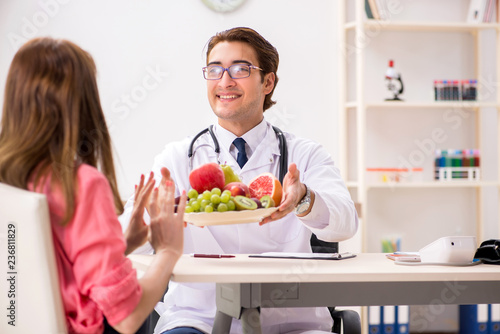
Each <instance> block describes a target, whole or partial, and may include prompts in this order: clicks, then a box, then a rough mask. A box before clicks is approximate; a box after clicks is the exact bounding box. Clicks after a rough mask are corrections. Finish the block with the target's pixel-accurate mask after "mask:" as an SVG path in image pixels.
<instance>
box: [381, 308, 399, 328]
mask: <svg viewBox="0 0 500 334" xmlns="http://www.w3.org/2000/svg"><path fill="white" fill-rule="evenodd" d="M382 319H383V325H382V327H383V332H382V333H384V334H394V333H395V329H396V306H383V309H382Z"/></svg>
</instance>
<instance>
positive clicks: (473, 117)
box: [338, 0, 500, 252]
mask: <svg viewBox="0 0 500 334" xmlns="http://www.w3.org/2000/svg"><path fill="white" fill-rule="evenodd" d="M393 3H394V2H393ZM397 3H398V6H399V7H397V9H395V10H394V12H395V13H394V15H390V17H389V19H387V20H384V21H382V20H374V19H367V16H366V13H365V9H364V6H365V0H339V1H338V22H339V26H338V32H339V35H338V39H339V46H340V47H339V49H340V53H339V64H338V73H339V78H338V80H339V125H340V126H339V132H340V133H339V138H340V140H339V143H340V147H339V168H340V170H341V173H342V175H343V177H344V179H345V181H346V184H347V186H348V188H349V190H350V192H351V194H352V197H353V199H354V201H355V202H357V203H358V211H359V215H360V217H361V219H360V231H359V233H360V238H359V239H360V241H359V243H360V250H361V251H364V252H379V251H380V250H381V246H380V239H381V238H383V237H384V236H386V235H389V234H391V233H393V234H395V235H396V236H398V237H401V241H402V249H403V250H407V251H414V250H418V249H419V248H421V247H423V246H425V245H426V244H427V243H429V242H431V241H433V240H435V239H437V238H439V237H441V236H445V235H455V234H462V235H471V234H472V235H476V236H477V239H478V242H479V241H481V240H484V239H485V238H486V236H485V234H487V237H488V238H497V237H499V235H500V230H499V228H498V223H497V222H498V220H497V219H498V218H497V217H498V215H499V214H498V189H499V181H498V177H499V175H500V174H499V167H498V166H499V161H498V160H499V159H498V157H499V156H500V154H499V149H498V147H499V145H498V143H499V142H500V136H499V131H498V130H499V128H500V121H499V117H498V111H499V110H500V96H499V94H498V92H497V81H498V78H500V56H499V55H500V25H499V24H498V23H496V21H495V22H494V23H467V22H466V13H467V10H468V6H469V0H456V1H453V2H450V1H426V0H424V1H410V0H406V1H405V0H401V1H397ZM412 6H413V7H412ZM414 6H420V8H417V9H415V8H414ZM389 59H394V62H395V67H396V69H397V70H398V71H400V72H401V74H402V79H403V82H404V86H405V92H404V93H403V94H402V96H401V97H402V98H403V99H404V101H387V102H385V101H384V99H385V98H387V97H389V95H390V92H389V91H388V90H386V88H385V82H384V74H385V71H386V68H387V63H388V60H389ZM447 78H448V79H470V78H476V79H478V81H479V83H478V97H479V98H478V100H477V101H463V102H450V101H442V102H436V101H434V98H433V95H432V94H433V87H432V86H433V80H435V79H447ZM444 139H446V140H444ZM449 148H456V149H466V148H477V149H479V150H480V152H481V159H482V161H481V172H482V176H481V180H480V181H457V180H454V181H450V182H442V181H436V180H434V151H435V150H436V149H449ZM402 166H403V167H418V168H423V173H422V174H423V175H422V178H421V181H418V182H369V180H368V179H367V172H366V169H367V168H373V167H402ZM448 202H449V203H448ZM442 203H445V204H446V205H444V204H442ZM441 206H443V210H440V207H441ZM424 221H425V224H424ZM485 221H488V222H493V223H492V224H495V226H493V227H491V224H490V225H488V226H489V227H488V229H487V232H488V233H485ZM420 224H422V226H421V228H419V227H418V226H417V225H420ZM426 224H427V225H426ZM492 231H493V232H492Z"/></svg>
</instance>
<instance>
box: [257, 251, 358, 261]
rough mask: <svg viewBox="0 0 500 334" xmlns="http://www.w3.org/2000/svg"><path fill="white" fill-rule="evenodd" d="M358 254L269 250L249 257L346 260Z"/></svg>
mask: <svg viewBox="0 0 500 334" xmlns="http://www.w3.org/2000/svg"><path fill="white" fill-rule="evenodd" d="M355 256H356V254H353V253H349V252H345V253H286V252H267V253H262V254H252V255H248V257H263V258H275V259H306V260H307V259H308V260H345V259H350V258H353V257H355Z"/></svg>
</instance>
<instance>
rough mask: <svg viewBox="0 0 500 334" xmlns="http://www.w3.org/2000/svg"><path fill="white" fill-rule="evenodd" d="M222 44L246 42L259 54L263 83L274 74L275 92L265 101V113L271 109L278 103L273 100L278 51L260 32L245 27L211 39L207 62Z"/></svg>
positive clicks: (276, 82) (225, 32)
mask: <svg viewBox="0 0 500 334" xmlns="http://www.w3.org/2000/svg"><path fill="white" fill-rule="evenodd" d="M220 42H244V43H247V44H248V45H250V46H251V47H252V48H253V49H254V50H255V52H256V53H257V60H258V61H259V67H260V68H261V69H262V73H261V74H262V81H264V75H265V74H267V73H274V76H275V79H274V87H273V90H272V91H271V92H270V93H269V94H267V95H266V98H265V100H264V111H266V110H267V109H269V108H271V106H272V105H273V104H275V103H276V101H273V100H271V98H272V96H273V93H274V89H275V88H276V85H277V84H278V74H277V72H278V65H279V62H280V58H279V54H278V50H276V48H275V47H274V46H273V45H272V44H271V43H269V42H268V41H267V40H266V39H265V38H264V37H262V36H261V35H260V34H259V33H258V32H256V31H255V30H253V29H250V28H245V27H237V28H232V29H229V30H225V31H222V32H218V33H217V34H215V36H213V37H212V38H210V40H209V41H208V46H207V62H208V58H209V55H210V52H211V51H212V49H213V48H214V46H216V45H217V44H218V43H220Z"/></svg>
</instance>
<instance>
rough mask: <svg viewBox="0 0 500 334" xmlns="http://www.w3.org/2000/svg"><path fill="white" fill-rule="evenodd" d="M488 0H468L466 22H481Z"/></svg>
mask: <svg viewBox="0 0 500 334" xmlns="http://www.w3.org/2000/svg"><path fill="white" fill-rule="evenodd" d="M487 5H488V0H470V4H469V11H468V13H467V22H468V23H481V22H483V19H484V14H485V12H486V6H487Z"/></svg>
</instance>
